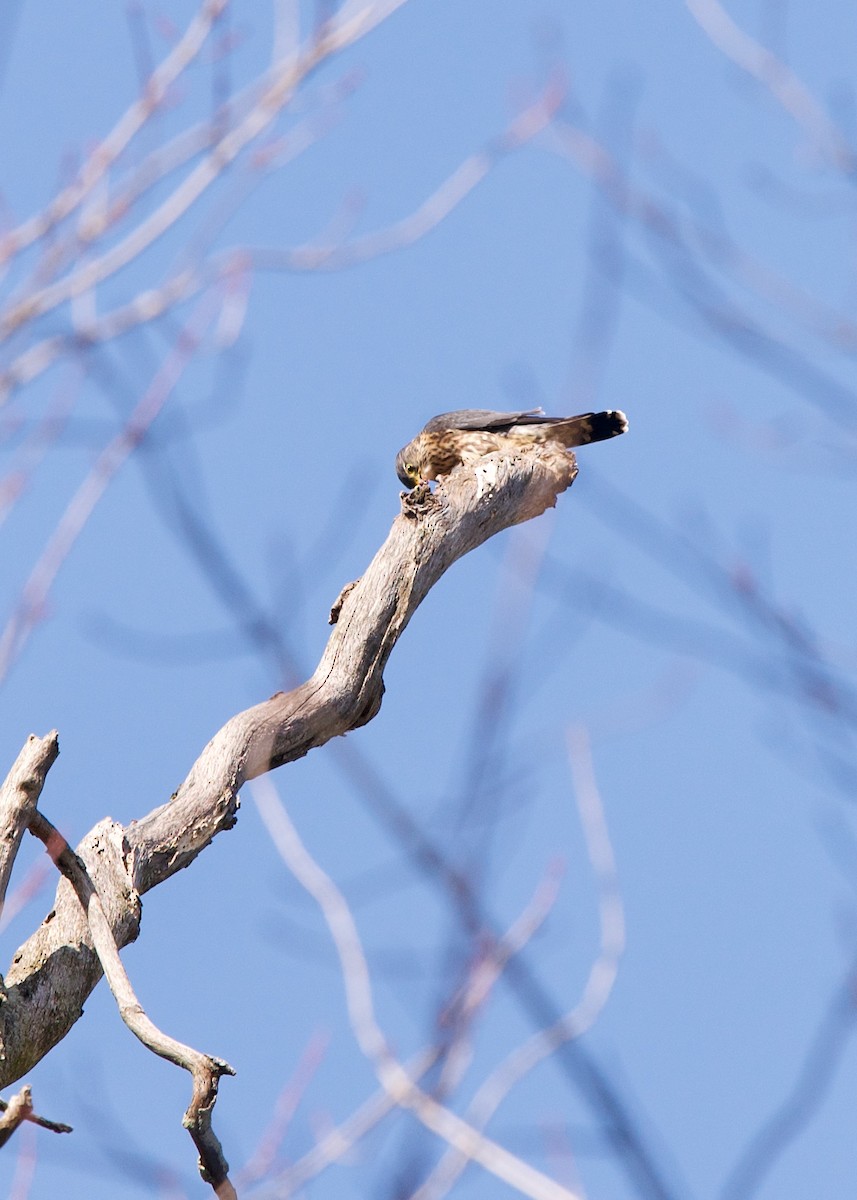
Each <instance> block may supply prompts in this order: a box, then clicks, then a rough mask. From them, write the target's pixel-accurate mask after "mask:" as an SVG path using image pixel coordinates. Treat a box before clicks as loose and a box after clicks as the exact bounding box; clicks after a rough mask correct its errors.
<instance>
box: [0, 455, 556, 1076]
mask: <svg viewBox="0 0 857 1200" xmlns="http://www.w3.org/2000/svg"><path fill="white" fill-rule="evenodd" d="M576 473H577V466H576V463H575V461H574V458H573V456H572V455H570V454H568V453H566V452H565V451H563V450H559V449H557V448H556V447H552V446H550V445H545V446H535V447H524V448H522V449H520V450H518V451H517V452H516V453H514V454H511V455H508V456H504V455H500V454H492V455H488V456H486V458H485V459H483V460H482V461H481V462H480V463H479V465H478V466H476V467H470V468H458V469H456V470H455V471H453V473H452V474H451V475H449V476H447V478H446V479H445V480H444V481H443V482H442V483H441V484H440V485H439V486H438V487H437V488H436V490H435V492H434V493H432V492H430V491H429V490H428V488H427V487H422V488H418V489H416V491H415V492H413V493H410V494H409V495H407V496H405V497H403V501H402V509H403V511H402V513H401V515H400V516H399V517H397V518H396V520H395V521H394V523H393V527H392V529H391V531H390V534H389V536H388V538H387V540H386V542H385V543H384V545H383V546H382V547H381V549H380V550H379V551H378V553H377V554H376V556H375V558H374V559H373V561H372V562H371V563H370V565H369V567H368V569H367V571H366V573H365V574H364V576H363V577H362V579H361V580H360V581H359V582H358V583H357V585H356V586H355V587H354V588H353V589H352V590H351V592H350V593H349V594H348V596H347V597H346V599H345V601H344V603H343V606H342V612H341V615H340V618H339V621H338V623H337V625H336V626H335V627H334V629H333V631H332V633H331V636H330V639H329V641H328V644H327V648H326V650H325V652H324V654H323V656H322V659H321V662H320V663H319V666H318V668H317V669H316V671H315V674H314V675H313V676H312V678H311V679H309V680H308V681H307V682H306V683H304V684H302V685H300V686H299V687H297V688H295V689H294V690H293V691H291V692H288V693H285V694H284V693H278V694H277V695H275V696H273V697H272V698H271V699H270V700H266V701H264V702H263V703H262V704H258V705H256V706H255V707H253V708H251V709H248V710H246V711H245V712H243V713H239V714H238V715H237V716H235V717H233V718H232V719H231V720H230V721H228V722H227V724H226V725H225V726H224V727H223V728H222V729H221V730H220V731H219V732H218V733H217V734H216V735H215V736H214V738H213V739H212V740H211V742H209V744H208V746H207V747H206V748H205V750H203V752H202V754H201V755H200V757H199V758H198V760H197V762H196V763H195V764H194V766H193V767H192V768H191V771H190V773H189V775H188V777H187V779H186V780H185V782H184V783H183V784H182V785H181V787H180V788H179V790H178V791H177V792H176V794H175V795H174V796H173V798H172V799H171V800H170V801H169V802H168V803H167V804H165V805H162V806H161V807H160V808H157V809H155V810H154V811H153V812H151V813H149V815H148V816H146V817H144V818H142V820H140V821H137V822H132V823H131V824H130V825H128V826H126V827H123V826H121V825H118V824H117V823H115V822H113V821H110V820H109V819H108V820H105V821H102V822H101V823H100V824H99V825H97V826H96V827H95V829H93V830H92V831H91V832H90V833H89V834H88V835H87V836H86V837H85V838H84V840H83V841H82V842H81V844H80V846H79V847H78V851H77V852H78V854H79V855H80V857H81V858H82V859H83V861H84V864H85V866H86V868H87V871H88V873H89V875H90V878H91V879H92V882H93V885H94V887H95V888H96V890H97V892H98V895H99V897H100V898H101V902H102V904H103V905H104V909H105V913H106V916H107V919H108V921H109V924H110V927H111V930H112V933H113V937H114V940H115V941H116V944H117V945H118V946H120V947H121V946H124V945H126V944H127V943H128V942H130V941H133V940H134V938H135V937H136V936H137V933H138V931H139V919H140V908H139V895H140V893H142V892H145V891H148V890H149V889H150V888H153V887H155V886H156V885H157V884H159V883H162V882H163V881H164V880H165V879H167V878H169V876H171V875H172V874H174V873H175V872H176V871H178V870H180V869H181V868H182V867H186V866H188V865H189V864H190V863H191V862H192V861H193V859H194V858H195V857H196V855H197V854H199V853H200V852H201V851H202V850H203V849H204V848H205V847H206V846H207V845H208V844H209V842H210V841H211V840H212V838H213V837H215V836H216V834H218V833H219V832H221V831H222V830H224V829H229V828H231V827H232V826H233V825H234V824H235V820H236V812H237V809H238V792H239V789H240V788H241V787H242V786H243V784H244V783H246V782H247V781H248V780H249V779H253V778H254V777H256V776H258V775H261V774H263V773H264V772H265V771H268V770H271V769H272V768H274V767H276V766H280V765H282V764H283V763H286V762H290V761H292V760H294V759H297V758H301V757H303V755H305V754H306V753H308V751H309V750H311V749H313V748H314V747H316V746H321V745H323V744H324V743H325V742H326V741H328V740H329V739H330V738H332V737H335V736H337V735H339V734H343V733H346V732H347V731H348V730H350V729H356V728H357V727H359V726H360V725H364V724H366V723H367V722H368V721H369V720H371V719H372V717H374V716H375V715H376V713H377V712H378V709H379V707H380V704H381V697H382V695H383V690H384V683H383V672H384V667H385V665H386V662H387V659H388V657H389V655H390V653H391V651H392V649H393V647H394V645H395V644H396V641H397V640H398V638H399V637H400V636H401V634H402V632H403V631H404V629H405V628H406V626H407V624H408V622H409V620H410V618H411V617H412V616H413V614H414V612H415V611H416V609H417V606H418V605H419V604H420V602H421V601H422V600H423V599H424V598H425V596H426V595H427V593H428V591H429V589H430V588H431V587H432V586H433V585H434V584H435V583H436V582H437V580H438V579H440V577H441V576H442V575H443V573H444V572H445V571H446V570H447V569H448V567H450V566H451V565H452V563H453V562H455V561H456V559H458V558H460V557H461V556H462V555H464V554H466V553H467V552H468V551H470V550H473V549H474V548H475V547H477V546H479V545H481V544H482V542H484V541H486V540H487V539H488V538H489V537H491V536H492V535H493V534H495V533H497V532H499V531H500V530H501V529H504V528H507V527H508V526H510V525H515V524H517V523H519V522H522V521H526V520H529V519H530V518H531V517H535V516H538V515H539V514H540V513H542V512H543V511H544V510H545V509H546V508H548V507H552V506H553V505H554V504H555V502H556V496H557V495H558V494H559V493H560V492H562V491H564V490H565V489H566V488H567V487H568V486H569V485H570V484H571V482H572V481H573V479H574V477H575V475H576ZM100 976H101V966H100V963H99V960H98V956H97V954H96V953H95V951H94V950H93V948H92V941H91V937H90V934H89V931H88V928H87V923H86V921H85V919H84V915H83V913H82V912H81V909H80V905H79V903H78V901H77V898H76V897H75V895H74V893H73V891H72V889H71V887H70V885H69V884H68V883H67V882H65V881H63V882H62V883H61V884H60V886H59V888H58V890H57V897H56V901H55V908H54V910H53V911H52V912H51V914H50V915H49V918H48V919H47V920H46V921H45V922H44V923H43V924H42V926H41V927H40V928H39V929H38V930H37V931H36V932H35V933H34V934H33V935H32V936H31V937H30V938H29V939H28V941H27V942H26V943H25V944H24V945H23V946H22V947H21V948H20V950H19V951H18V952H17V954H16V955H15V957H14V960H13V962H12V965H11V967H10V969H9V971H8V974H7V979H6V983H7V987H8V995H7V1000H6V1003H5V1004H4V1005H2V1006H0V1021H2V1031H0V1032H2V1039H3V1042H2V1047H0V1049H2V1057H0V1086H7V1085H8V1084H9V1083H11V1082H13V1081H14V1080H16V1079H19V1078H20V1077H21V1075H23V1074H24V1073H25V1072H26V1071H28V1070H29V1069H30V1068H31V1067H32V1066H33V1064H34V1063H36V1062H38V1061H39V1059H40V1058H42V1057H43V1056H44V1055H45V1054H46V1053H47V1052H48V1051H49V1050H50V1049H51V1048H52V1047H53V1046H54V1045H56V1044H57V1042H59V1041H60V1040H61V1039H62V1038H63V1037H64V1036H65V1034H66V1033H67V1032H68V1030H69V1029H70V1028H71V1026H72V1025H73V1024H74V1023H75V1021H77V1019H78V1018H79V1016H80V1015H81V1007H82V1005H83V1003H84V1001H85V999H86V997H87V996H88V995H89V994H90V992H91V991H92V989H93V988H94V987H95V985H96V983H97V982H98V980H99V978H100Z"/></svg>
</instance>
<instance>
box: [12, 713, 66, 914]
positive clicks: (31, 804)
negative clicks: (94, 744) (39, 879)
mask: <svg viewBox="0 0 857 1200" xmlns="http://www.w3.org/2000/svg"><path fill="white" fill-rule="evenodd" d="M59 752H60V746H59V738H58V736H57V731H56V730H55V729H54V730H52V732H51V733H49V734H47V735H46V736H45V737H42V738H40V737H36V735H35V734H30V736H29V738H28V739H27V741H26V743H25V745H24V748H23V750H22V751H21V753H20V754H19V755H18V757H17V758H16V759H15V762H14V764H13V766H12V770H11V771H10V772H9V774H8V775H7V776H6V779H5V780H4V782H3V785H2V787H0V910H2V908H3V902H4V901H5V899H6V889H7V888H8V886H9V878H10V876H11V874H12V867H13V865H14V862H15V857H16V855H17V853H18V847H19V846H20V845H21V838H22V836H23V834H24V830H25V829H26V828H27V825H28V824H29V821H30V815H31V813H32V812H33V811H34V810H35V807H36V803H37V801H38V799H39V794H40V793H41V790H42V788H43V787H44V786H45V777H46V776H47V773H48V771H49V770H50V769H51V767H52V766H53V764H54V762H56V757H57V755H58V754H59Z"/></svg>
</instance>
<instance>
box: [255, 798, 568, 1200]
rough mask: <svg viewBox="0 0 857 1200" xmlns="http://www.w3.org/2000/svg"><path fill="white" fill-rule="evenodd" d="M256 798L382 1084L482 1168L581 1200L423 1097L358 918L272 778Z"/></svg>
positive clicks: (522, 1187)
mask: <svg viewBox="0 0 857 1200" xmlns="http://www.w3.org/2000/svg"><path fill="white" fill-rule="evenodd" d="M253 796H254V799H255V800H256V803H257V805H258V807H259V811H260V813H261V815H262V819H263V820H264V822H265V824H266V826H267V828H268V832H269V833H270V835H271V838H272V840H273V842H274V845H275V846H276V848H277V850H278V851H279V853H280V855H281V857H282V858H283V860H284V862H285V863H286V864H287V866H288V867H289V869H290V870H291V871H292V873H293V874H294V875H295V878H296V879H297V880H298V882H299V883H301V884H302V885H303V887H305V888H306V890H307V891H308V892H309V893H310V895H311V896H312V897H313V898H314V899H315V901H316V902H317V903H318V905H319V907H320V908H321V911H322V913H323V915H324V918H325V920H326V921H327V925H328V928H329V930H330V933H331V936H332V938H333V940H334V943H335V945H336V949H337V953H338V954H339V959H340V965H341V968H342V977H343V982H344V984H345V992H346V1000H347V1004H348V1014H349V1019H350V1022H351V1027H352V1030H353V1031H354V1036H355V1038H356V1039H357V1042H358V1045H359V1046H360V1049H361V1050H362V1051H363V1053H364V1054H365V1055H366V1057H367V1058H368V1059H369V1061H370V1062H371V1063H372V1066H373V1067H374V1069H375V1073H376V1075H377V1077H378V1080H379V1082H380V1083H381V1085H382V1086H383V1087H384V1088H385V1089H386V1090H387V1091H388V1093H389V1094H390V1096H391V1097H392V1098H393V1099H394V1100H395V1102H396V1103H397V1104H398V1105H399V1106H400V1107H402V1108H406V1109H408V1110H409V1111H411V1112H412V1113H413V1114H414V1115H415V1116H416V1117H417V1119H418V1120H419V1121H420V1122H421V1123H422V1124H423V1125H424V1126H425V1127H426V1129H429V1130H431V1131H432V1132H433V1133H435V1134H436V1135H437V1136H438V1137H440V1138H442V1139H443V1140H444V1141H445V1142H447V1143H448V1145H450V1146H453V1147H455V1149H456V1150H457V1151H458V1152H459V1153H460V1154H462V1155H464V1156H466V1158H467V1159H468V1160H470V1161H472V1162H476V1163H479V1164H480V1166H482V1167H484V1168H485V1170H487V1171H489V1172H490V1173H491V1174H492V1175H494V1176H496V1177H497V1178H498V1179H501V1180H503V1181H504V1182H505V1183H507V1184H509V1185H510V1186H511V1187H513V1188H515V1189H516V1190H517V1191H519V1192H520V1193H521V1194H522V1195H524V1196H529V1197H532V1200H579V1198H578V1197H577V1195H576V1194H575V1193H574V1192H570V1191H569V1190H568V1189H567V1188H564V1187H562V1186H561V1185H560V1184H558V1183H557V1182H556V1181H555V1180H553V1179H550V1178H549V1177H548V1176H547V1175H544V1174H543V1173H542V1172H541V1171H538V1170H536V1169H535V1168H534V1167H531V1166H530V1165H529V1164H528V1163H526V1162H524V1160H523V1159H521V1158H519V1157H518V1156H517V1155H514V1154H512V1153H510V1152H509V1151H508V1150H506V1149H505V1147H503V1146H501V1145H499V1144H498V1143H497V1142H495V1141H493V1140H491V1139H490V1138H487V1137H485V1136H484V1134H481V1133H479V1131H478V1130H476V1129H475V1128H474V1127H473V1126H472V1125H470V1124H469V1123H468V1122H467V1121H465V1120H463V1119H462V1118H461V1117H459V1116H457V1115H456V1114H455V1113H454V1112H452V1111H451V1110H450V1109H448V1108H445V1107H444V1106H443V1105H442V1104H438V1102H437V1101H436V1100H434V1099H433V1098H432V1097H431V1096H430V1095H428V1093H427V1092H425V1091H423V1090H422V1089H421V1088H420V1087H418V1085H417V1084H416V1083H415V1082H414V1080H413V1078H412V1077H411V1076H410V1075H409V1074H408V1073H407V1071H406V1070H405V1068H404V1067H403V1065H402V1064H401V1063H400V1062H399V1061H398V1059H397V1058H396V1057H395V1056H394V1055H393V1053H392V1051H391V1050H390V1047H389V1045H388V1043H387V1040H386V1038H385V1037H384V1034H383V1033H382V1031H381V1029H380V1028H379V1026H378V1024H377V1022H376V1020H375V1014H374V1002H373V999H372V986H371V982H370V977H369V969H368V965H367V963H366V959H365V956H364V954H363V948H362V946H361V943H360V937H359V934H358V932H357V927H356V925H355V923H354V918H353V916H352V914H351V911H350V909H349V908H348V905H347V903H346V901H345V898H344V897H343V895H342V893H341V892H340V891H339V889H338V888H337V887H336V885H335V883H334V882H333V880H332V879H331V878H330V877H329V876H328V875H327V874H326V873H325V872H324V871H323V870H322V868H321V867H320V866H319V865H318V863H316V862H315V860H314V859H313V858H312V857H311V856H310V854H309V852H308V851H307V849H306V847H305V846H304V845H303V843H302V842H301V840H300V838H299V836H298V833H297V830H296V829H295V827H294V825H293V824H292V822H291V820H290V819H289V816H288V814H287V812H286V810H285V808H284V807H283V805H282V804H281V803H280V801H279V797H278V796H277V794H276V790H275V788H274V786H273V784H272V783H271V782H270V781H269V780H257V781H256V783H255V784H254V786H253Z"/></svg>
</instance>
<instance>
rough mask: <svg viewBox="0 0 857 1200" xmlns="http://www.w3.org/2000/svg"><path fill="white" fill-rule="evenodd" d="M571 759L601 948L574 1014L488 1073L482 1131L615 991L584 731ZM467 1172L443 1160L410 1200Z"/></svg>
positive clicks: (595, 797)
mask: <svg viewBox="0 0 857 1200" xmlns="http://www.w3.org/2000/svg"><path fill="white" fill-rule="evenodd" d="M569 756H570V761H571V768H572V774H573V777H574V795H575V799H576V801H577V809H578V813H579V814H580V823H581V825H582V826H583V832H584V836H585V838H586V848H587V852H588V854H589V861H590V864H591V866H592V870H593V873H594V875H595V882H596V888H597V891H598V910H599V918H600V926H601V948H600V952H599V954H598V957H597V958H596V960H595V962H594V963H593V964H592V966H591V968H590V970H589V976H588V978H587V980H586V986H585V988H584V990H583V996H582V997H581V999H580V1001H579V1002H578V1004H577V1005H576V1007H575V1008H574V1009H572V1010H571V1011H570V1012H568V1013H566V1014H565V1015H564V1016H563V1017H561V1019H560V1020H559V1021H556V1022H555V1023H554V1024H553V1025H551V1026H550V1028H548V1029H541V1030H539V1031H538V1033H535V1034H534V1035H533V1036H532V1037H531V1038H528V1039H527V1041H526V1042H524V1043H523V1045H521V1046H519V1047H518V1048H517V1049H516V1050H514V1051H513V1052H512V1053H511V1054H510V1055H509V1056H508V1057H507V1058H506V1059H505V1060H504V1061H503V1062H502V1063H500V1065H499V1066H498V1067H497V1068H496V1069H495V1070H494V1071H492V1073H491V1074H490V1075H489V1076H488V1078H487V1079H486V1080H485V1082H484V1083H483V1084H482V1086H481V1087H480V1088H479V1090H478V1091H477V1093H476V1095H475V1096H474V1098H473V1100H472V1102H471V1104H470V1106H469V1108H468V1110H467V1118H468V1120H469V1121H471V1122H472V1123H473V1124H474V1125H475V1126H476V1127H477V1128H479V1129H483V1128H484V1127H485V1126H486V1125H487V1123H488V1121H489V1120H490V1119H491V1117H492V1116H493V1115H494V1113H495V1112H496V1111H497V1108H498V1107H499V1106H500V1104H501V1103H502V1102H503V1100H505V1098H506V1097H507V1096H508V1094H509V1092H510V1091H511V1090H512V1088H513V1087H514V1086H515V1085H516V1084H517V1083H519V1082H520V1080H521V1079H523V1078H524V1076H526V1075H528V1074H529V1073H530V1072H531V1071H532V1070H534V1068H535V1067H537V1066H538V1064H539V1063H541V1062H544V1060H545V1059H547V1058H549V1057H550V1055H551V1054H553V1052H554V1051H555V1050H556V1048H557V1047H558V1046H560V1045H562V1044H563V1043H564V1042H569V1041H571V1040H573V1039H574V1038H579V1037H581V1036H582V1034H584V1033H586V1031H587V1030H588V1029H591V1028H592V1026H593V1024H594V1023H595V1021H596V1019H597V1017H598V1016H599V1014H600V1013H601V1012H602V1010H603V1008H604V1005H605V1004H606V1003H607V1000H608V998H609V996H610V993H611V992H612V990H613V984H614V983H615V981H616V976H617V973H618V970H619V960H620V958H621V956H622V953H623V951H624V948H625V917H624V910H623V905H622V897H621V894H620V892H619V886H618V880H617V876H616V863H615V860H614V858H613V848H612V846H611V843H610V836H609V833H608V830H607V824H606V821H605V819H604V808H603V805H602V802H601V796H600V794H599V791H598V785H597V783H596V780H595V773H594V771H593V767H592V756H591V753H590V749H589V739H588V737H587V735H586V732H585V730H583V729H573V730H571V731H570V732H569ZM466 1166H467V1159H466V1158H465V1157H464V1156H463V1155H461V1154H459V1153H458V1152H457V1151H456V1150H454V1149H450V1150H448V1151H447V1152H446V1154H444V1156H443V1158H442V1159H441V1160H440V1162H439V1163H438V1164H437V1166H436V1167H435V1169H434V1170H433V1171H432V1173H431V1175H429V1177H428V1178H427V1179H426V1180H425V1182H424V1183H423V1184H422V1185H421V1187H419V1188H418V1189H417V1191H416V1192H414V1194H413V1196H412V1197H411V1200H439V1198H440V1197H441V1196H445V1195H447V1193H448V1192H449V1189H450V1188H451V1187H452V1185H453V1184H454V1183H455V1181H456V1179H457V1178H458V1176H459V1175H460V1174H461V1172H462V1171H463V1170H464V1168H465V1167H466Z"/></svg>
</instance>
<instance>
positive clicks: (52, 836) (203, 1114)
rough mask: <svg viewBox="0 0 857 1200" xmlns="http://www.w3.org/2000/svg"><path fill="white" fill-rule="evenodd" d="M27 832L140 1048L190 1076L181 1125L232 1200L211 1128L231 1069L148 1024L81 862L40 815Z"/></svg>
mask: <svg viewBox="0 0 857 1200" xmlns="http://www.w3.org/2000/svg"><path fill="white" fill-rule="evenodd" d="M30 832H31V833H33V834H34V836H35V837H37V838H39V840H40V841H42V842H44V844H45V846H46V848H47V851H48V854H49V855H50V856H51V859H52V860H53V862H54V863H55V864H56V867H57V869H58V870H59V871H60V872H61V873H62V874H63V875H64V876H65V878H66V879H67V880H68V881H69V883H70V884H71V886H72V887H73V888H74V891H75V895H76V896H77V898H78V900H79V901H80V903H81V907H82V908H83V910H84V912H85V913H86V918H87V921H88V923H89V930H90V933H91V934H92V941H93V944H94V946H95V951H96V953H97V955H98V959H99V962H100V963H101V967H102V969H103V971H104V975H105V977H106V979H107V982H108V984H109V985H110V990H111V992H112V993H113V996H114V998H115V1000H116V1004H117V1006H118V1008H119V1014H120V1016H121V1017H122V1020H123V1021H124V1022H125V1024H126V1025H127V1026H128V1028H129V1029H130V1030H131V1032H132V1033H133V1034H134V1035H135V1037H137V1038H139V1040H140V1041H141V1042H142V1043H143V1045H144V1046H146V1047H147V1048H148V1049H149V1050H151V1051H152V1052H153V1053H154V1054H157V1055H159V1056H160V1057H161V1058H165V1059H167V1060H168V1061H169V1062H172V1063H175V1064H176V1066H179V1067H183V1068H184V1069H185V1070H186V1071H189V1072H190V1074H191V1076H192V1077H193V1096H192V1098H191V1102H190V1104H189V1105H188V1108H187V1111H186V1112H185V1115H184V1117H183V1119H182V1124H183V1125H184V1127H185V1129H187V1130H188V1131H189V1133H190V1135H191V1137H192V1138H193V1141H194V1144H195V1145H196V1148H197V1150H198V1152H199V1162H200V1174H201V1175H202V1177H203V1179H204V1180H205V1181H206V1182H207V1183H210V1184H211V1186H212V1188H213V1189H214V1191H215V1193H216V1194H217V1196H218V1197H219V1198H220V1200H237V1193H236V1192H235V1190H234V1188H233V1187H232V1184H231V1183H230V1182H229V1165H228V1163H227V1162H226V1159H225V1158H224V1155H223V1149H222V1147H221V1145H220V1142H219V1141H218V1139H217V1137H216V1135H215V1133H214V1130H213V1129H212V1126H211V1114H212V1111H213V1109H214V1104H215V1101H216V1099H217V1086H218V1082H219V1080H220V1077H221V1076H222V1075H234V1074H235V1072H234V1070H233V1069H232V1067H230V1065H229V1063H227V1062H226V1061H225V1060H224V1059H222V1058H214V1057H212V1056H211V1055H209V1054H202V1053H201V1052H200V1051H199V1050H194V1049H193V1047H191V1046H186V1045H184V1044H183V1043H182V1042H179V1041H176V1039H175V1038H171V1037H169V1035H168V1034H165V1033H162V1032H161V1030H160V1029H158V1027H157V1026H156V1025H155V1024H154V1023H153V1022H152V1021H151V1020H150V1019H149V1017H148V1016H147V1015H146V1013H145V1011H144V1009H143V1006H142V1005H141V1004H140V1001H139V1000H138V999H137V997H136V995H135V993H134V989H133V987H132V985H131V980H130V979H129V978H128V974H127V972H126V970H125V967H124V966H123V964H122V959H121V958H120V957H119V948H118V946H117V945H116V941H115V939H114V937H113V932H112V930H111V928H110V922H109V921H108V919H107V917H106V915H105V912H104V908H103V906H102V904H101V899H100V897H99V895H98V892H97V891H96V889H95V886H94V884H93V882H92V880H91V879H90V877H89V873H88V871H87V870H86V867H85V865H84V863H83V862H82V861H81V859H80V858H79V857H78V856H77V855H76V854H75V853H74V851H73V850H72V848H71V847H70V846H69V844H68V842H67V841H66V840H65V838H64V837H63V836H62V834H61V833H60V832H59V831H58V830H57V829H56V828H55V827H54V826H53V825H52V824H51V822H50V821H49V820H48V819H47V817H45V816H44V815H43V814H42V813H40V812H36V811H34V812H33V813H32V814H31V816H30Z"/></svg>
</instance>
